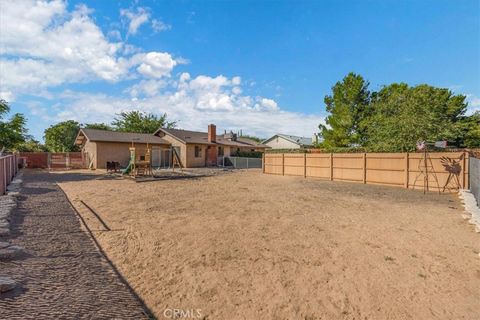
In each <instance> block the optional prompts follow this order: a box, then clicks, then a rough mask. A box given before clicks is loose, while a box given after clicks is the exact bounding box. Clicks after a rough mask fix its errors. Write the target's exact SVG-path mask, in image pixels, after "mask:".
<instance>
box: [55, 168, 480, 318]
mask: <svg viewBox="0 0 480 320" xmlns="http://www.w3.org/2000/svg"><path fill="white" fill-rule="evenodd" d="M62 180H63V182H62V183H61V187H62V188H63V189H64V190H65V191H66V193H67V194H68V196H69V197H70V199H71V200H72V201H73V203H74V205H75V206H76V208H77V209H78V210H79V212H80V213H81V214H82V216H83V217H84V218H85V219H86V220H87V221H88V224H89V226H90V228H91V229H93V230H97V231H94V234H95V236H96V237H97V239H98V241H99V242H100V244H101V246H102V247H103V249H104V250H105V251H106V252H107V254H108V256H109V258H110V259H111V260H112V261H113V263H114V264H115V265H116V266H117V267H118V268H119V270H120V272H121V273H122V274H123V275H124V276H125V277H126V278H127V280H128V281H129V283H130V284H131V286H132V287H133V288H134V289H135V291H136V292H137V293H138V294H139V295H140V296H141V297H142V298H143V299H144V301H145V302H146V304H147V306H148V307H149V308H150V309H151V310H152V311H153V312H154V313H155V314H156V315H157V316H158V317H159V318H164V316H165V315H167V316H170V315H171V313H169V311H168V312H165V310H169V309H182V310H192V309H193V311H195V312H196V311H198V312H199V314H201V316H202V317H204V318H205V319H479V318H480V298H479V297H480V257H479V250H480V234H476V233H475V232H474V228H473V226H472V225H469V224H468V222H467V221H466V220H463V219H462V217H461V213H462V208H461V205H460V203H459V201H458V200H457V198H456V196H455V195H437V194H428V195H426V196H424V195H423V194H422V193H421V192H419V191H411V190H404V189H401V188H389V187H381V186H372V185H368V186H366V185H361V184H353V183H340V182H330V181H320V180H314V179H303V178H300V177H281V176H273V175H262V174H261V173H260V171H249V172H246V171H243V172H236V173H227V174H222V175H216V176H213V177H203V178H192V179H183V180H161V181H153V182H150V181H149V182H143V183H136V182H133V181H131V180H123V179H100V180H90V179H85V180H83V179H76V178H75V174H70V175H63V176H62ZM69 180H71V181H69ZM75 180H78V181H75ZM80 201H84V203H85V204H86V205H88V206H89V207H91V208H92V209H93V210H94V211H95V212H96V213H97V214H98V215H99V217H100V218H101V219H102V220H103V221H104V222H105V224H106V226H107V227H108V228H110V229H111V231H102V230H105V226H103V225H102V224H101V223H100V222H99V220H98V218H96V217H95V216H94V214H92V212H91V211H89V210H88V209H87V208H86V206H85V205H84V204H82V203H81V202H80ZM197 309H200V310H197ZM199 314H194V316H196V315H199ZM191 318H194V317H191Z"/></svg>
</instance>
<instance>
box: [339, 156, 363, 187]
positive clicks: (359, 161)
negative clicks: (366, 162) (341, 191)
mask: <svg viewBox="0 0 480 320" xmlns="http://www.w3.org/2000/svg"><path fill="white" fill-rule="evenodd" d="M363 170H364V169H363V154H360V153H352V154H348V153H334V154H333V180H341V181H355V182H363Z"/></svg>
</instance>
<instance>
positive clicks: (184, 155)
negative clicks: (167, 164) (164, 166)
mask: <svg viewBox="0 0 480 320" xmlns="http://www.w3.org/2000/svg"><path fill="white" fill-rule="evenodd" d="M158 136H159V137H161V138H162V139H164V140H166V141H168V142H169V143H170V144H171V145H172V147H179V148H180V161H182V164H183V165H184V166H187V147H186V145H185V144H184V143H182V142H180V141H178V140H177V139H175V138H173V137H171V136H169V135H168V134H166V135H158ZM187 167H188V166H187Z"/></svg>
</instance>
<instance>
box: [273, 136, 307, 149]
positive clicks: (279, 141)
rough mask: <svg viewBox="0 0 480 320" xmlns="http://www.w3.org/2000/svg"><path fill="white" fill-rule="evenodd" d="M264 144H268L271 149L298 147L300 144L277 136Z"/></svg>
mask: <svg viewBox="0 0 480 320" xmlns="http://www.w3.org/2000/svg"><path fill="white" fill-rule="evenodd" d="M265 144H266V145H267V146H270V147H271V148H272V149H300V146H299V145H298V144H296V143H293V142H291V141H289V140H287V139H285V138H283V137H278V136H277V137H275V138H273V139H272V140H270V141H268V142H267V143H265Z"/></svg>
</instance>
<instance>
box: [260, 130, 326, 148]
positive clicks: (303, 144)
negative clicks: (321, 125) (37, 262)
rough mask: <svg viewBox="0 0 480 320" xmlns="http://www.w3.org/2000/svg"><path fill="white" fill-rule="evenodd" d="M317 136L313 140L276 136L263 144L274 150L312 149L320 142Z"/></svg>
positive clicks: (283, 135) (284, 135)
mask: <svg viewBox="0 0 480 320" xmlns="http://www.w3.org/2000/svg"><path fill="white" fill-rule="evenodd" d="M317 139H318V138H317V135H316V134H314V136H313V139H312V138H306V137H298V136H292V135H288V134H276V135H274V136H273V137H271V138H270V139H267V140H265V141H263V144H265V145H267V146H269V147H270V148H272V149H301V148H312V147H313V146H314V143H316V142H318V140H317Z"/></svg>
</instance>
